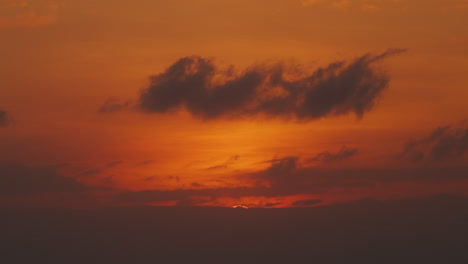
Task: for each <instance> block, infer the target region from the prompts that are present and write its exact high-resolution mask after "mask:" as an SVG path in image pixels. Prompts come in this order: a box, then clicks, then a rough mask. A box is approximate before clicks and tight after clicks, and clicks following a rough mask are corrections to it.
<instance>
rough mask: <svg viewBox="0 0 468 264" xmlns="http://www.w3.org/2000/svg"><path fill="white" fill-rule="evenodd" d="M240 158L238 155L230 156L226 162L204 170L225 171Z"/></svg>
mask: <svg viewBox="0 0 468 264" xmlns="http://www.w3.org/2000/svg"><path fill="white" fill-rule="evenodd" d="M239 158H240V156H239V155H234V156H231V157H230V158H229V159H228V160H227V161H225V162H224V163H223V164H220V165H216V166H212V167H208V168H206V169H205V170H218V169H226V168H228V167H229V165H231V164H232V163H234V162H236V161H237V160H238V159H239Z"/></svg>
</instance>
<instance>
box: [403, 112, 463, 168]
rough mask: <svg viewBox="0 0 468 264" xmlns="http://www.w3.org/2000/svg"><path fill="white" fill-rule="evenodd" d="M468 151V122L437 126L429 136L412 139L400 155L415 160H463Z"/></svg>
mask: <svg viewBox="0 0 468 264" xmlns="http://www.w3.org/2000/svg"><path fill="white" fill-rule="evenodd" d="M467 151H468V123H467V122H466V121H464V122H462V123H461V124H460V125H458V126H454V125H450V126H444V127H438V128H436V129H435V130H434V131H433V132H432V133H431V134H430V135H429V136H428V137H426V138H422V139H416V140H410V141H409V142H408V143H407V144H406V145H405V147H404V148H403V151H402V152H401V153H400V154H399V155H398V157H399V158H404V159H407V160H410V161H413V162H417V161H423V160H426V159H428V160H431V161H447V160H462V159H463V158H464V156H465V153H466V152H467Z"/></svg>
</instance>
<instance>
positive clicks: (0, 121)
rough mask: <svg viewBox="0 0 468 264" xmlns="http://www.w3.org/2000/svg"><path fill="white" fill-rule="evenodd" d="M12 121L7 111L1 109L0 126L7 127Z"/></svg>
mask: <svg viewBox="0 0 468 264" xmlns="http://www.w3.org/2000/svg"><path fill="white" fill-rule="evenodd" d="M10 123H11V118H10V116H9V114H8V112H7V111H4V110H1V109H0V127H6V126H8V125H9V124H10Z"/></svg>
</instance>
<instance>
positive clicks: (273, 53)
mask: <svg viewBox="0 0 468 264" xmlns="http://www.w3.org/2000/svg"><path fill="white" fill-rule="evenodd" d="M0 38H1V41H0V58H1V60H0V205H1V206H7V207H24V206H25V207H65V208H74V207H80V208H81V207H86V208H87V207H102V206H128V205H167V206H172V205H174V206H175V205H178V206H222V207H232V206H236V205H243V206H247V207H268V208H276V207H308V206H317V205H329V204H335V203H341V202H347V201H353V200H359V199H363V198H372V199H377V200H396V199H402V198H411V197H422V196H430V195H436V194H449V195H460V196H466V195H468V1H467V0H288V1H285V0H197V1H194V0H157V1H156V0H135V1H123V0H79V1H78V0H0Z"/></svg>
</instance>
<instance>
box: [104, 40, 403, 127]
mask: <svg viewBox="0 0 468 264" xmlns="http://www.w3.org/2000/svg"><path fill="white" fill-rule="evenodd" d="M401 52H404V50H401V49H390V50H388V51H387V52H385V53H382V54H379V55H371V54H366V55H364V56H362V57H359V58H357V59H355V60H353V61H351V62H349V63H346V62H344V61H341V62H335V63H332V64H330V65H328V66H326V67H324V68H319V69H316V70H315V71H314V72H313V73H311V74H308V73H305V72H304V71H303V70H302V69H300V67H299V66H290V65H285V64H281V63H279V64H276V65H257V66H252V67H250V68H248V69H246V70H245V71H243V72H241V73H236V72H235V71H234V70H233V68H232V67H231V68H228V69H224V70H223V69H220V68H219V67H217V66H216V65H215V64H214V62H213V60H211V59H207V58H202V57H197V56H193V57H185V58H181V59H179V60H178V61H177V62H176V63H174V64H173V65H171V66H170V67H169V68H168V69H167V70H166V71H165V72H163V73H161V74H158V75H155V76H152V77H151V83H150V86H149V87H148V88H147V89H146V90H144V91H143V92H142V94H141V96H140V98H139V101H138V106H139V108H141V109H142V110H144V111H146V112H153V113H167V112H171V111H174V110H178V109H180V108H185V109H186V110H188V111H189V112H190V113H192V114H193V115H194V116H197V117H199V118H202V119H216V118H241V117H253V116H258V115H263V116H268V117H282V118H295V119H299V120H311V119H317V118H322V117H327V116H338V115H345V114H349V113H355V114H356V116H358V117H359V118H360V117H362V116H363V115H364V113H365V112H367V111H369V110H370V109H372V107H373V106H374V104H375V101H376V99H377V98H378V96H379V95H380V94H381V92H382V91H383V90H384V89H385V88H386V87H387V86H388V83H389V77H388V76H387V75H386V74H384V73H382V72H381V71H378V70H376V69H375V68H374V63H376V62H378V61H380V60H382V59H384V58H386V57H388V56H392V55H395V54H398V53H401ZM113 105H114V104H111V106H112V107H105V108H103V109H107V108H111V109H120V106H121V105H120V104H118V105H117V106H116V107H113Z"/></svg>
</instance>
